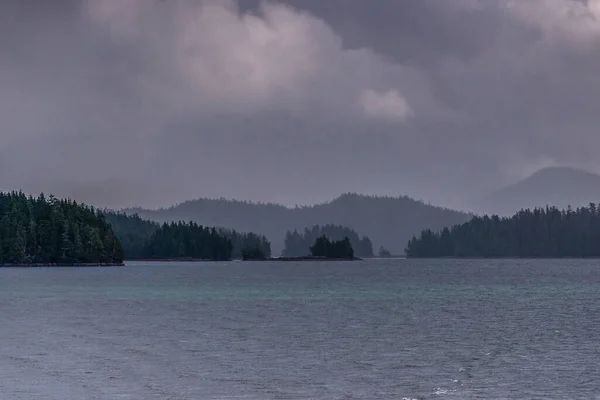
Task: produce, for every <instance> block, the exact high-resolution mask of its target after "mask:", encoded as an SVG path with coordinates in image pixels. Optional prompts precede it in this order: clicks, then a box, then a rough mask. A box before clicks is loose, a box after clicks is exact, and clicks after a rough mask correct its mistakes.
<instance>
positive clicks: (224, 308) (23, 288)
mask: <svg viewBox="0 0 600 400" xmlns="http://www.w3.org/2000/svg"><path fill="white" fill-rule="evenodd" d="M599 289H600V264H599V263H598V262H597V261H569V260H554V261H547V260H538V261H515V260H503V261H446V260H438V261H431V260H417V261H413V260H386V261H376V260H372V261H365V262H355V263H352V262H351V263H327V264H326V263H318V264H311V263H304V264H303V263H247V262H231V263H218V264H215V263H196V264H194V263H175V264H164V263H130V264H129V266H127V267H124V268H108V269H107V268H78V269H73V268H46V269H45V268H15V269H12V268H4V269H0V310H1V312H2V315H3V317H4V319H5V323H3V324H2V325H0V335H1V336H2V337H3V338H4V339H3V340H4V345H3V346H2V348H1V349H0V375H1V377H2V388H1V390H0V391H1V392H2V395H3V396H4V397H6V398H11V399H24V400H25V399H26V400H31V399H56V400H58V399H60V400H65V399H81V398H86V399H107V400H109V399H110V400H113V399H140V398H145V399H152V398H157V399H159V398H160V399H164V398H173V399H190V398H198V399H231V398H247V399H307V398H312V399H332V398H333V399H342V398H344V399H372V398H380V399H398V398H411V399H412V398H415V399H474V398H538V397H539V398H547V399H551V398H556V399H563V398H573V397H575V398H595V397H596V396H598V395H599V394H600V385H598V383H597V380H596V369H597V368H596V364H597V358H598V356H599V354H598V349H597V343H596V342H597V338H596V335H595V333H594V332H596V331H597V330H598V328H599V327H598V323H597V321H596V320H597V319H596V318H595V317H594V316H595V315H597V313H598V311H600V302H599V301H598V298H597V293H598V290H599Z"/></svg>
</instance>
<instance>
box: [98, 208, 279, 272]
mask: <svg viewBox="0 0 600 400" xmlns="http://www.w3.org/2000/svg"><path fill="white" fill-rule="evenodd" d="M104 215H105V216H106V219H107V221H108V222H109V223H110V224H111V225H112V226H113V229H114V230H115V233H116V235H117V237H118V238H119V239H120V240H121V242H122V243H123V248H124V250H125V257H126V258H127V259H129V260H139V259H152V258H157V259H158V258H161V259H173V258H206V259H218V260H221V259H222V257H223V255H222V254H221V253H220V251H222V250H223V249H221V250H217V249H212V248H211V246H213V245H214V246H217V247H219V248H220V247H222V246H225V244H224V242H222V241H218V240H216V239H215V237H216V236H218V237H220V238H221V239H223V240H225V239H226V240H227V241H228V242H229V244H230V245H231V250H230V251H229V255H228V256H227V257H226V259H229V258H242V257H243V251H244V250H245V249H246V250H247V249H259V250H260V252H261V253H262V254H264V255H265V257H264V258H266V257H270V256H271V243H270V242H269V241H268V240H267V239H266V238H265V237H264V236H259V235H256V234H254V233H239V232H236V231H234V230H230V229H215V231H214V233H213V232H212V230H213V229H212V228H205V227H202V226H201V225H198V224H196V223H195V222H191V223H185V224H184V223H181V222H179V223H177V224H174V223H171V224H163V225H160V224H158V223H156V222H151V221H146V220H144V219H142V218H140V217H139V216H138V215H137V214H133V215H127V214H125V213H117V212H112V211H108V210H105V211H104ZM215 235H216V236H215ZM199 248H202V251H200V250H199ZM215 257H216V258H215Z"/></svg>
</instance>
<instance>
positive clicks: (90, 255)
mask: <svg viewBox="0 0 600 400" xmlns="http://www.w3.org/2000/svg"><path fill="white" fill-rule="evenodd" d="M122 261H123V248H122V247H121V244H120V243H119V240H118V239H117V237H116V235H115V233H114V232H113V230H112V228H111V226H110V224H108V223H107V222H106V221H105V220H104V217H103V215H102V214H101V213H99V212H98V211H96V210H95V209H94V208H92V207H87V206H84V205H80V204H78V203H76V202H74V201H71V200H59V199H56V198H55V197H54V196H48V198H46V197H45V196H44V195H43V194H41V195H40V196H39V197H37V198H33V197H31V196H26V195H25V194H23V193H22V192H18V193H17V192H12V193H0V264H55V263H56V264H78V263H102V264H112V263H121V262H122Z"/></svg>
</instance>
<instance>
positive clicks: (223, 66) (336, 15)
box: [0, 0, 600, 206]
mask: <svg viewBox="0 0 600 400" xmlns="http://www.w3.org/2000/svg"><path fill="white" fill-rule="evenodd" d="M50 3H51V4H52V6H50ZM598 17H600V2H598V1H596V0H594V1H591V0H590V1H587V2H584V1H578V0H530V1H528V0H518V1H513V0H489V1H483V0H482V1H478V0H455V1H437V0H407V1H397V0H379V1H375V2H365V1H362V0H328V1H322V0H285V1H283V0H282V1H268V2H259V1H254V0H240V1H239V2H234V1H227V0H223V1H220V0H170V1H151V0H87V1H67V0H57V1H52V2H47V1H35V0H19V1H16V0H11V1H5V2H2V3H1V4H0V87H1V88H2V90H1V92H0V129H1V132H2V136H1V137H0V146H1V147H0V149H1V164H2V165H1V166H2V168H1V172H0V178H1V182H0V183H1V185H2V188H4V189H12V188H24V189H26V190H28V191H39V190H44V191H53V192H57V193H58V194H67V195H72V196H75V197H77V198H80V199H82V200H86V201H95V202H96V203H98V204H100V205H108V206H120V205H131V204H142V205H164V204H168V203H170V202H174V201H179V200H183V199H185V198H188V197H197V196H211V197H220V196H226V197H238V198H248V199H254V200H273V201H282V202H286V203H288V204H294V203H307V202H314V201H319V200H324V199H327V198H330V197H332V196H335V195H337V194H339V193H340V192H344V191H360V192H372V193H381V194H409V195H413V196H415V197H422V198H424V199H426V200H431V201H432V202H438V203H445V204H461V201H462V200H463V198H465V197H468V196H470V195H472V194H476V193H478V192H481V191H485V190H488V189H491V188H494V187H496V186H498V185H501V184H503V183H505V182H508V181H510V180H514V179H518V178H520V177H522V176H523V175H525V174H527V173H529V172H532V171H533V170H535V169H537V168H540V167H544V166H549V165H563V164H565V165H575V166H583V167H587V168H591V169H595V168H596V167H597V156H596V154H595V151H594V149H595V148H596V147H597V146H598V145H600V135H598V133H597V132H596V126H597V121H598V105H597V103H598V102H597V99H598V97H599V96H598V95H599V94H600V78H598V74H597V71H599V70H600V51H598V50H599V43H600V41H599V40H600V23H599V22H598ZM598 164H600V163H598Z"/></svg>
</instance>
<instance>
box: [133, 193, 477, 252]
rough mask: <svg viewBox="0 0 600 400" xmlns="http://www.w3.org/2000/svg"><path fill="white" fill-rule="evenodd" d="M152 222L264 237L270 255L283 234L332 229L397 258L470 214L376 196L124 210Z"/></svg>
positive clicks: (277, 248)
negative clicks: (420, 237)
mask: <svg viewBox="0 0 600 400" xmlns="http://www.w3.org/2000/svg"><path fill="white" fill-rule="evenodd" d="M123 211H125V212H126V213H137V214H139V215H140V216H141V217H142V218H146V219H150V220H153V221H158V222H168V221H180V220H181V221H196V222H198V223H200V224H204V225H208V226H219V227H224V228H231V229H235V230H237V231H242V232H255V233H258V234H261V235H265V236H266V237H267V238H268V239H269V240H270V241H271V243H272V248H273V254H274V255H279V254H280V253H281V251H282V250H283V247H284V238H285V234H286V232H287V231H288V230H293V229H298V230H303V229H304V228H307V227H312V226H314V225H325V224H337V225H343V226H345V227H348V228H350V229H354V230H356V231H357V232H360V233H361V235H366V236H368V237H369V238H370V239H371V240H372V242H373V243H374V245H375V246H376V247H377V248H378V247H379V246H384V247H386V248H388V249H389V250H390V251H391V252H392V253H394V254H403V252H404V248H405V246H406V243H407V242H408V240H409V239H410V238H411V237H412V236H413V235H415V234H418V233H420V232H421V231H422V230H423V229H427V228H429V229H432V230H439V229H442V228H443V227H445V226H448V225H454V224H459V223H463V222H465V221H467V220H468V219H470V215H469V214H466V213H462V212H458V211H453V210H449V209H446V208H441V207H435V206H432V205H428V204H425V203H423V202H421V201H417V200H414V199H411V198H409V197H406V196H404V197H376V196H363V195H358V194H351V193H349V194H344V195H342V196H340V197H338V198H336V199H334V200H332V201H330V202H326V203H322V204H317V205H314V206H306V207H296V208H288V207H285V206H282V205H278V204H269V203H267V204H265V203H251V202H246V201H238V200H226V199H198V200H191V201H187V202H184V203H181V204H179V205H176V206H173V207H170V208H166V209H158V210H146V209H139V208H136V209H127V210H123Z"/></svg>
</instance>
